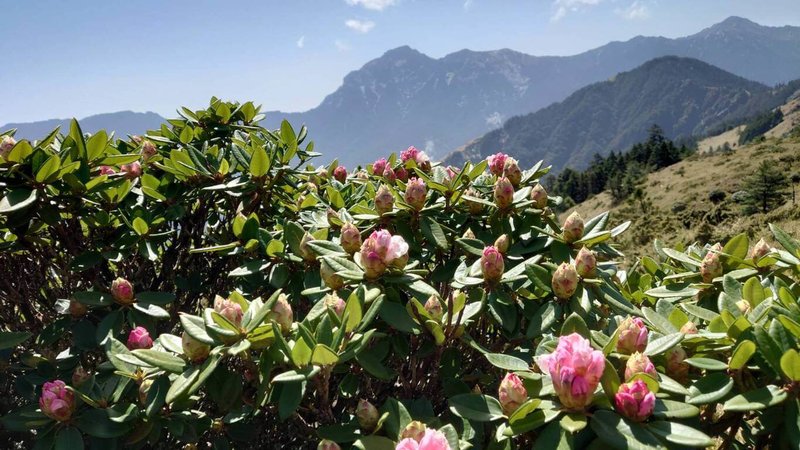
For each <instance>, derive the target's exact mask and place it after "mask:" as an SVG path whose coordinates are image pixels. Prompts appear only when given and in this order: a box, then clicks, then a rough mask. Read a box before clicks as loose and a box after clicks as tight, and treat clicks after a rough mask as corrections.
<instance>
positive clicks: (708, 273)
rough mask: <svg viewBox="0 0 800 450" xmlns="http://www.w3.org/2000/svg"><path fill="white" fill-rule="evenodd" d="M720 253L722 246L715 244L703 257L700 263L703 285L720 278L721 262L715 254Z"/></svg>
mask: <svg viewBox="0 0 800 450" xmlns="http://www.w3.org/2000/svg"><path fill="white" fill-rule="evenodd" d="M721 251H722V245H720V244H719V243H716V244H714V246H713V247H711V249H710V250H709V251H708V253H706V256H704V257H703V261H702V262H701V263H700V275H701V276H702V277H703V282H704V283H711V282H713V281H714V278H717V277H721V276H722V261H720V255H719V253H717V252H721Z"/></svg>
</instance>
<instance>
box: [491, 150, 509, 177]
mask: <svg viewBox="0 0 800 450" xmlns="http://www.w3.org/2000/svg"><path fill="white" fill-rule="evenodd" d="M506 158H508V155H506V154H505V153H499V152H498V153H495V154H494V155H491V156H489V157H488V158H486V162H488V163H489V172H491V173H492V175H495V176H498V177H501V176H503V171H504V170H505V168H506Z"/></svg>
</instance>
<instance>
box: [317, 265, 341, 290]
mask: <svg viewBox="0 0 800 450" xmlns="http://www.w3.org/2000/svg"><path fill="white" fill-rule="evenodd" d="M319 276H320V277H321V278H322V281H323V282H324V283H325V286H328V287H329V288H331V289H333V290H334V291H336V290H339V289H341V288H342V286H344V279H343V278H342V277H340V276H339V275H336V270H335V269H334V268H333V267H331V265H330V263H328V261H326V260H325V259H322V260H320V263H319Z"/></svg>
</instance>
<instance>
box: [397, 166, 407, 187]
mask: <svg viewBox="0 0 800 450" xmlns="http://www.w3.org/2000/svg"><path fill="white" fill-rule="evenodd" d="M394 173H395V176H397V179H398V180H400V181H402V182H403V183H405V182H406V181H408V171H407V170H406V168H405V167H402V166H401V167H398V168H397V169H395V171H394Z"/></svg>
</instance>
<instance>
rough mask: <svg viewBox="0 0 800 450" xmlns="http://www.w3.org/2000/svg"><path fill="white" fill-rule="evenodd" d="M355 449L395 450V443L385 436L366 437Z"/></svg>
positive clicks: (358, 441) (356, 443) (359, 441)
mask: <svg viewBox="0 0 800 450" xmlns="http://www.w3.org/2000/svg"><path fill="white" fill-rule="evenodd" d="M353 447H355V448H357V449H361V450H394V447H395V445H394V442H392V441H391V440H390V439H388V438H385V437H383V436H364V437H362V438H361V439H359V440H357V441H356V442H355V443H354V444H353Z"/></svg>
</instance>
